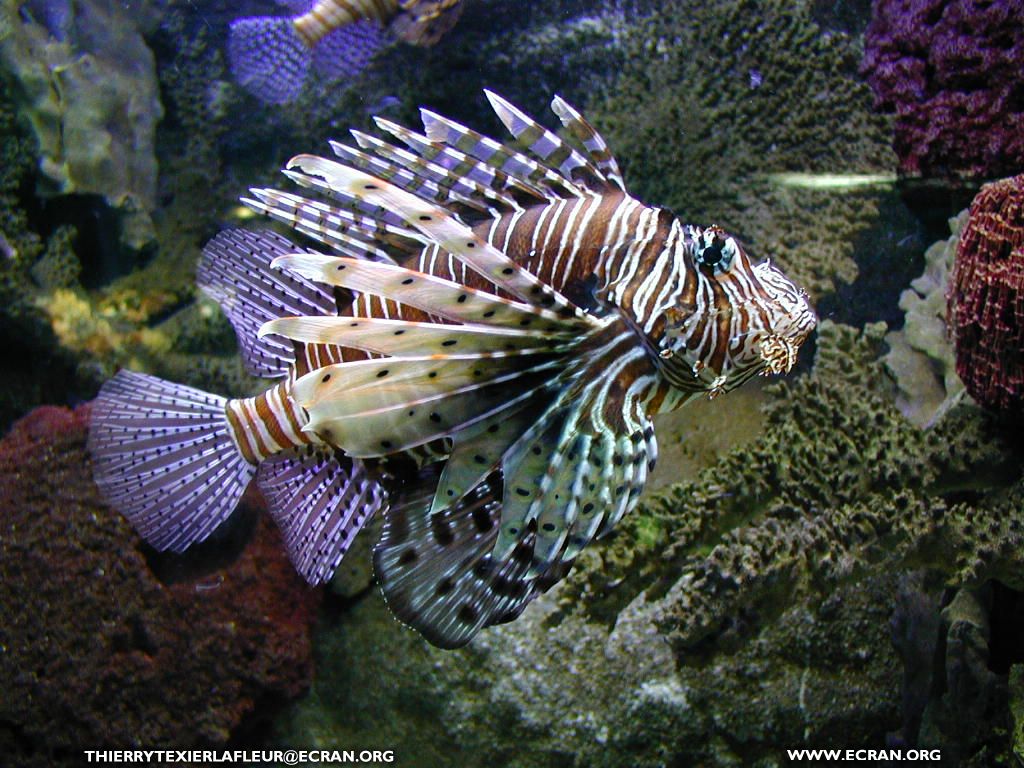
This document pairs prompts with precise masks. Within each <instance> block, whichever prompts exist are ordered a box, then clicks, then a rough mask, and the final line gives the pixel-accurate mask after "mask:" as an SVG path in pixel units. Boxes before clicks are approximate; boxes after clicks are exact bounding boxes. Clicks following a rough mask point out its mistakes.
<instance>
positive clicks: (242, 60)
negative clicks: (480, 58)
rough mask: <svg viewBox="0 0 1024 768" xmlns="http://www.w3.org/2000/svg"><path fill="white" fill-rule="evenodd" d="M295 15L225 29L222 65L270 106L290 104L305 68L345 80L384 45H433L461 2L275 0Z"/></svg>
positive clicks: (256, 18) (247, 21) (236, 23)
mask: <svg viewBox="0 0 1024 768" xmlns="http://www.w3.org/2000/svg"><path fill="white" fill-rule="evenodd" d="M279 2H280V3H281V4H282V5H284V6H286V7H288V8H291V9H292V10H294V11H295V13H296V15H295V16H250V17H248V18H243V19H237V20H235V21H233V22H232V23H231V27H230V30H229V33H228V61H229V63H230V65H231V71H232V72H233V74H234V76H235V79H236V80H237V81H238V84H239V85H241V86H242V87H243V88H245V89H246V90H247V91H249V92H250V93H252V94H253V95H254V96H256V97H257V98H260V99H262V100H263V101H266V102H270V103H272V104H284V103H287V102H289V101H292V100H294V99H295V98H297V97H298V95H299V93H300V92H301V91H302V86H303V83H304V82H305V80H306V77H307V75H308V74H309V69H310V67H311V66H312V67H313V68H314V69H316V71H318V72H319V73H320V74H321V75H323V76H324V77H326V78H328V79H332V80H336V79H340V78H352V77H355V76H356V75H357V74H359V72H361V71H362V70H363V69H364V68H365V67H366V65H367V64H369V62H370V60H371V59H372V58H373V56H374V54H375V53H376V52H377V51H378V50H379V49H380V48H381V47H383V46H384V45H385V44H386V43H387V42H388V41H389V40H390V39H393V38H397V39H399V40H403V41H405V42H407V43H411V44H413V45H424V46H426V45H433V44H435V43H436V42H438V41H439V40H440V39H441V38H442V37H443V36H444V35H445V33H447V32H448V30H450V29H451V28H452V27H453V26H454V25H455V22H456V21H457V20H458V18H459V16H460V15H461V13H462V0H279Z"/></svg>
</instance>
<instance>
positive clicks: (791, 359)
mask: <svg viewBox="0 0 1024 768" xmlns="http://www.w3.org/2000/svg"><path fill="white" fill-rule="evenodd" d="M799 351H800V344H799V343H794V342H793V341H791V340H790V339H788V338H786V337H784V336H779V335H777V334H774V333H773V334H769V335H768V336H767V337H766V338H765V340H764V341H762V342H761V359H762V360H763V361H764V370H763V371H762V372H761V375H762V376H770V375H777V374H780V373H789V372H790V371H791V370H793V366H794V365H796V356H797V353H798V352H799Z"/></svg>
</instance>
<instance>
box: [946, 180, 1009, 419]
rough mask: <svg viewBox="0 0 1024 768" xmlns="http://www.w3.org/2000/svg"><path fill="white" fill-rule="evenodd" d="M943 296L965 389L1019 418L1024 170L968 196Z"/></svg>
mask: <svg viewBox="0 0 1024 768" xmlns="http://www.w3.org/2000/svg"><path fill="white" fill-rule="evenodd" d="M947 299H948V302H949V304H948V308H949V326H950V329H951V331H952V333H953V337H954V341H955V344H956V372H957V373H958V374H959V375H960V378H961V379H963V382H964V384H965V385H966V387H967V391H968V392H969V393H970V395H971V397H973V398H974V399H975V400H977V401H978V402H979V403H981V404H982V405H984V406H986V407H988V408H992V409H993V410H997V411H1002V412H1005V413H1007V414H1010V415H1013V416H1016V417H1020V416H1021V415H1024V412H1022V408H1021V406H1022V404H1024V175H1021V176H1015V177H1014V178H1011V179H1004V180H1003V181H998V182H995V183H994V184H986V185H985V186H984V187H982V188H981V192H979V193H978V196H977V197H975V198H974V202H972V203H971V213H970V217H969V219H968V221H967V226H966V227H964V231H963V233H962V234H961V235H960V243H959V245H958V246H957V251H956V263H955V264H954V267H953V275H952V277H951V280H950V287H949V294H948V296H947Z"/></svg>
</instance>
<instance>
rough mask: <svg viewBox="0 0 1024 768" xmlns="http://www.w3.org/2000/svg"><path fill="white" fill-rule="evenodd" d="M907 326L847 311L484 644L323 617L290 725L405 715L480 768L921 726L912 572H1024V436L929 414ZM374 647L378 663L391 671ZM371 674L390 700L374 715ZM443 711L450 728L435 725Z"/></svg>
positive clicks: (731, 749)
mask: <svg viewBox="0 0 1024 768" xmlns="http://www.w3.org/2000/svg"><path fill="white" fill-rule="evenodd" d="M885 333H886V328H885V326H884V324H875V325H869V326H868V327H866V328H865V329H862V330H858V329H855V328H852V327H849V326H842V325H838V324H835V323H831V322H825V323H823V325H822V328H821V331H820V334H819V341H818V355H817V360H816V364H815V368H814V371H813V373H811V374H810V375H807V376H804V377H800V378H798V379H795V380H791V381H786V382H784V383H781V384H778V385H773V386H772V387H770V389H769V397H768V400H767V403H766V406H765V411H766V412H765V417H764V418H765V424H764V429H763V431H762V432H761V434H760V435H758V436H757V437H756V438H755V439H754V440H752V441H751V442H750V443H748V444H747V445H745V446H741V447H737V448H735V449H733V450H732V451H730V452H729V453H728V454H727V455H725V456H723V457H721V458H720V459H718V460H717V461H716V462H715V463H714V464H713V465H712V466H710V467H708V468H707V469H706V470H704V471H703V472H702V473H701V474H700V475H699V477H698V478H696V479H695V480H692V481H689V482H685V483H679V484H676V485H673V486H671V487H669V488H667V489H665V490H663V491H661V492H659V493H656V494H654V495H651V496H648V497H647V498H645V499H644V501H643V502H642V503H641V505H640V507H639V509H637V510H636V511H635V512H634V513H632V514H631V515H630V516H629V517H627V518H626V520H624V521H623V523H622V524H620V526H619V528H618V529H617V532H616V533H615V534H614V535H613V537H612V538H611V540H610V541H608V542H606V543H605V544H603V545H597V546H594V547H591V548H589V549H588V550H587V551H586V552H585V553H584V554H583V556H582V557H581V558H580V560H579V563H578V565H577V568H576V570H575V572H574V573H573V574H572V575H571V576H570V577H569V579H568V580H567V582H566V583H565V584H563V585H562V586H560V587H558V588H557V589H555V590H553V591H552V593H550V594H549V595H546V596H544V597H542V598H541V599H539V600H538V601H537V602H536V603H535V604H534V605H531V606H530V607H529V608H528V609H527V611H526V612H525V613H524V614H523V615H522V616H521V617H520V618H519V619H517V620H516V621H515V622H514V623H512V624H509V625H507V626H503V627H494V628H491V629H488V630H487V631H485V632H484V633H482V634H481V635H480V636H479V637H478V638H477V640H475V641H474V643H473V644H472V645H471V646H470V648H469V649H467V650H465V651H462V652H442V651H437V650H436V649H432V648H429V647H427V646H425V645H424V644H423V643H421V642H417V640H416V636H415V635H413V634H411V633H410V632H408V631H403V630H401V629H399V628H398V627H397V625H396V624H395V623H394V622H393V621H391V620H390V619H388V618H387V613H386V609H385V608H384V607H383V605H382V604H381V603H380V601H379V598H377V597H376V596H374V597H372V598H370V599H365V598H364V599H362V600H359V601H356V602H355V603H354V604H352V606H351V607H350V610H349V612H347V613H345V614H344V615H342V616H339V617H338V618H337V619H332V620H328V622H327V624H326V625H325V626H324V627H323V628H322V630H321V635H320V638H319V640H318V642H319V644H320V647H321V649H322V652H323V655H324V658H325V659H334V660H336V661H334V662H328V663H327V666H325V667H321V668H320V678H319V680H318V681H317V682H316V683H315V687H314V694H313V697H312V698H311V699H310V700H309V701H307V702H306V703H304V704H303V705H302V706H300V707H299V708H298V709H297V710H295V711H294V712H293V713H292V715H291V717H290V720H289V723H288V725H287V728H286V730H285V732H283V733H282V735H281V740H282V741H283V742H285V743H288V744H290V745H298V744H304V743H309V741H310V740H311V739H312V740H315V742H316V743H318V744H323V743H330V741H331V739H337V738H339V735H340V736H343V737H344V739H345V740H359V739H361V738H365V734H366V733H370V732H377V731H375V730H371V729H375V728H377V727H378V726H376V725H375V723H376V722H377V720H376V715H375V714H373V713H378V714H379V713H383V712H389V713H391V714H390V716H389V717H390V720H389V722H390V725H389V726H387V728H388V730H387V734H388V740H389V743H393V744H395V745H396V748H401V749H404V750H410V751H412V752H415V753H416V754H418V755H419V754H423V755H424V760H423V764H424V765H435V764H436V765H440V764H442V761H443V757H442V758H439V759H438V758H437V757H436V756H437V754H438V753H439V752H441V753H442V754H443V748H442V747H440V746H439V745H444V744H458V745H459V752H458V754H459V755H460V759H461V760H463V762H464V763H465V764H466V765H486V764H488V763H501V764H509V765H521V766H544V765H558V764H566V765H588V766H590V765H598V766H600V765H604V766H624V765H638V766H648V765H649V766H654V765H662V764H665V763H674V764H687V765H689V764H698V763H700V764H707V765H716V766H731V765H778V764H781V763H782V760H783V755H784V752H783V748H784V747H791V746H799V745H809V746H827V745H831V746H836V745H844V746H845V745H850V744H858V745H859V744H873V743H881V740H883V739H884V736H885V734H886V733H887V732H890V731H896V730H898V728H899V723H900V714H899V713H900V695H901V693H900V690H899V687H898V685H897V684H896V683H895V682H894V681H895V680H897V679H898V677H899V670H900V668H901V662H900V659H899V657H898V656H897V653H896V649H895V648H894V647H893V645H892V642H891V640H890V637H889V634H888V633H889V615H890V613H891V610H892V608H891V606H892V604H893V601H894V596H895V595H896V593H897V591H898V588H899V582H900V578H901V577H900V574H901V573H902V572H905V571H909V570H920V569H927V570H928V571H929V572H930V573H932V574H933V580H937V581H938V583H939V584H940V585H941V584H942V583H947V584H950V585H975V586H980V585H983V584H985V583H987V582H988V581H990V580H993V579H997V580H1000V581H1002V582H1003V583H1006V584H1008V585H1010V586H1012V587H1014V588H1020V587H1021V586H1024V583H1022V579H1021V576H1020V574H1022V573H1024V562H1022V558H1024V555H1022V554H1021V552H1022V550H1024V548H1022V544H1024V541H1022V533H1024V482H1022V480H1021V479H1020V471H1019V465H1020V458H1021V457H1020V455H1019V453H1017V452H1016V449H1015V448H1014V447H1013V446H1012V444H1011V443H1010V442H1009V439H1008V437H1007V436H1006V435H1005V434H1004V433H1001V432H1000V431H999V429H998V427H997V426H996V425H995V424H993V423H992V422H991V421H990V420H989V419H988V417H986V416H985V415H984V414H983V413H982V412H980V411H979V410H977V409H974V408H970V407H966V406H962V407H960V408H957V409H955V410H953V411H951V412H950V413H949V414H948V415H947V416H946V417H945V418H944V419H943V420H942V421H941V422H940V423H939V424H938V425H936V427H935V428H934V429H932V430H929V431H921V430H919V429H918V428H917V427H915V426H914V425H912V424H911V423H910V422H908V421H907V420H906V419H905V418H904V417H903V416H902V415H901V414H900V412H899V410H898V408H897V407H896V405H895V403H894V397H893V392H892V391H891V387H890V384H889V382H888V380H887V378H886V377H885V376H884V373H883V364H882V362H881V361H880V355H881V353H882V351H883V347H884V337H885ZM728 399H729V396H726V397H725V398H721V399H719V400H717V401H715V403H714V405H715V406H716V407H718V408H728ZM351 658H360V659H364V660H365V659H370V660H371V663H370V664H369V666H372V668H373V669H374V670H376V671H377V673H378V678H376V679H375V680H374V681H373V683H374V684H371V682H370V681H369V680H361V677H360V676H361V675H363V674H364V673H363V672H361V671H358V670H353V669H351V665H350V664H348V663H347V660H350V659H351ZM395 658H400V659H402V667H401V671H400V672H399V673H398V674H396V675H394V676H391V675H390V674H388V675H386V676H385V677H384V678H383V679H380V678H379V671H380V670H381V669H388V668H389V666H390V664H392V663H393V661H392V660H393V659H395ZM950 663H952V664H955V663H956V662H955V659H954V660H953V661H951V662H950ZM364 684H365V685H364ZM354 690H359V691H362V692H363V693H362V694H361V695H360V697H359V700H358V706H359V707H360V708H364V711H366V712H368V713H370V715H368V718H367V719H363V720H360V719H355V720H354V719H353V718H352V716H351V712H352V711H353V710H354V709H355V708H356V707H357V703H356V700H355V699H354V698H353V695H354V694H353V693H352V691H354ZM839 690H841V691H842V692H843V694H842V696H837V695H836V691H839ZM938 711H939V710H936V712H938ZM423 712H426V713H427V716H428V718H429V719H430V720H431V721H432V722H436V723H440V724H441V728H440V729H439V730H437V729H435V731H434V733H433V735H431V736H428V735H425V734H424V733H423V729H422V727H420V726H417V725H416V723H417V722H419V721H418V720H416V718H418V717H420V716H421V714H422V713H423ZM396 713H397V714H396ZM938 716H939V715H938V714H937V715H936V717H938ZM412 733H415V734H417V735H416V736H415V738H413V737H411V736H410V735H409V734H412ZM924 734H925V736H926V737H927V732H924ZM992 739H996V737H995V736H993V737H992ZM992 739H989V738H987V737H986V738H985V739H981V740H980V741H983V742H984V743H992ZM996 740H997V741H998V739H996ZM979 743H980V742H979Z"/></svg>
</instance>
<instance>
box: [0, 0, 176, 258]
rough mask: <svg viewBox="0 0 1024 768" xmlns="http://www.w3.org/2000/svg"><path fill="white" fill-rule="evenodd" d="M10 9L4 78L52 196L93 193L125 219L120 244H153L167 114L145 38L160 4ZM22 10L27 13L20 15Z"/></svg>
mask: <svg viewBox="0 0 1024 768" xmlns="http://www.w3.org/2000/svg"><path fill="white" fill-rule="evenodd" d="M57 5H59V4H58V3H57V2H56V0H36V1H35V2H29V3H24V4H19V3H5V4H4V7H3V9H2V10H0V25H2V32H0V64H2V67H0V70H2V74H3V75H4V76H5V77H6V78H7V79H8V80H9V81H10V82H11V84H12V89H13V91H14V93H15V95H16V99H17V103H18V105H19V107H20V110H21V112H22V114H23V115H24V116H25V117H26V118H27V120H28V121H29V122H30V123H31V125H32V128H33V130H34V132H35V136H36V140H37V141H38V144H39V152H40V155H41V159H40V161H39V163H40V166H39V167H40V170H41V172H42V177H43V178H44V179H45V180H46V182H47V183H46V184H44V185H42V188H41V190H40V191H41V192H42V193H44V194H48V195H62V194H71V193H78V194H96V195H100V196H102V197H103V198H105V200H106V201H107V203H108V204H109V205H110V206H112V207H113V208H115V209H117V210H118V211H119V212H120V213H121V214H122V220H121V228H122V234H121V238H122V241H123V242H124V244H125V245H126V246H127V247H129V248H133V249H136V250H137V249H139V248H141V247H143V246H145V245H147V244H148V243H150V242H151V241H152V240H153V238H154V231H153V223H152V220H151V218H150V214H151V213H152V212H153V210H154V208H155V206H156V183H157V163H156V155H155V151H154V141H155V133H156V125H157V123H158V122H159V120H160V117H161V116H162V114H163V107H162V106H161V103H160V94H159V89H158V87H157V77H156V65H155V62H154V59H153V53H152V52H151V51H150V49H149V48H148V47H147V45H146V43H145V41H144V40H143V38H142V31H141V30H146V29H149V28H150V27H151V26H152V25H153V24H154V23H155V21H156V20H157V19H158V18H159V13H160V8H161V4H160V3H158V2H144V3H141V4H140V3H136V4H132V5H131V6H128V7H126V6H125V5H124V4H123V3H120V2H118V1H117V0H81V1H79V0H76V2H75V3H74V4H72V3H70V2H66V3H65V4H64V5H65V6H66V7H65V8H64V10H65V12H64V13H55V12H53V11H54V9H55V6H57ZM19 6H22V7H19Z"/></svg>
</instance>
